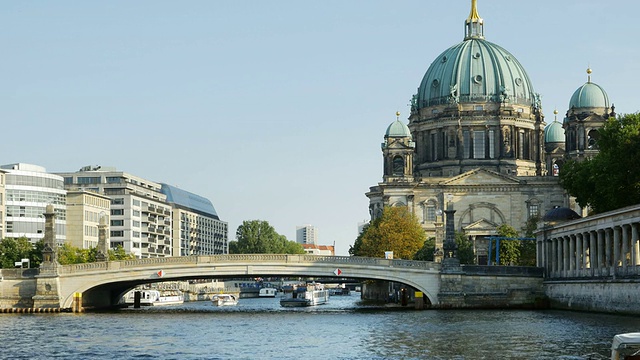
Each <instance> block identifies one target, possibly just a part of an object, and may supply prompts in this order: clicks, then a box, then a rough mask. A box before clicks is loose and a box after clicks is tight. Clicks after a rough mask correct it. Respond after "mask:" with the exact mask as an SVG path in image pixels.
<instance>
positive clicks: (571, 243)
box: [568, 235, 576, 276]
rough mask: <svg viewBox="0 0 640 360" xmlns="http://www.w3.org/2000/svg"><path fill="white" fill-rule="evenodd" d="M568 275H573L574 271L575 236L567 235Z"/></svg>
mask: <svg viewBox="0 0 640 360" xmlns="http://www.w3.org/2000/svg"><path fill="white" fill-rule="evenodd" d="M568 238H569V239H568V240H569V269H568V270H569V276H575V272H576V236H575V235H569V236H568Z"/></svg>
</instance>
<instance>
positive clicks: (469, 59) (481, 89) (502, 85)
mask: <svg viewBox="0 0 640 360" xmlns="http://www.w3.org/2000/svg"><path fill="white" fill-rule="evenodd" d="M503 100H506V101H508V102H509V103H512V104H521V105H525V106H531V105H533V104H534V102H535V101H536V94H535V93H534V91H533V85H532V84H531V80H529V75H527V73H526V71H525V70H524V67H523V66H522V65H521V64H520V62H519V61H518V60H517V59H516V58H515V57H514V56H513V55H511V53H509V52H508V51H507V50H505V49H504V48H502V47H500V46H498V45H496V44H494V43H491V42H489V41H486V40H483V39H480V38H468V39H466V40H464V41H463V42H461V43H459V44H456V45H454V46H452V47H450V48H449V49H447V50H445V51H444V52H443V53H442V54H440V55H439V56H438V57H437V58H436V60H435V61H434V62H433V63H432V64H431V66H429V69H428V70H427V72H426V73H425V75H424V77H423V78H422V82H421V83H420V87H419V88H418V95H417V98H416V106H417V108H418V109H420V108H423V107H427V106H433V105H438V104H446V103H451V102H459V103H479V102H501V101H503Z"/></svg>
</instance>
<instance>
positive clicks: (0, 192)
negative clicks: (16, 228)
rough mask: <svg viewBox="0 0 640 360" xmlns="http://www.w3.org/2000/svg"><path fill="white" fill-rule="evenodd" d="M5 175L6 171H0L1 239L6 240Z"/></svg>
mask: <svg viewBox="0 0 640 360" xmlns="http://www.w3.org/2000/svg"><path fill="white" fill-rule="evenodd" d="M4 174H5V171H4V170H1V169H0V239H4V213H5V206H4V199H5V193H4Z"/></svg>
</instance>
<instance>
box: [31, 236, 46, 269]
mask: <svg viewBox="0 0 640 360" xmlns="http://www.w3.org/2000/svg"><path fill="white" fill-rule="evenodd" d="M43 249H44V239H40V240H38V241H37V242H36V243H35V245H34V246H33V248H32V249H31V253H30V254H29V258H30V259H31V267H34V268H35V267H39V266H40V264H41V263H42V250H43Z"/></svg>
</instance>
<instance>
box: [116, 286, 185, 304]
mask: <svg viewBox="0 0 640 360" xmlns="http://www.w3.org/2000/svg"><path fill="white" fill-rule="evenodd" d="M136 293H139V294H140V306H162V305H177V304H182V303H184V296H183V294H182V293H181V292H180V291H177V290H174V291H163V292H161V291H159V290H138V289H134V290H130V291H129V292H127V293H126V294H125V296H124V298H123V302H124V304H125V305H135V303H136Z"/></svg>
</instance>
